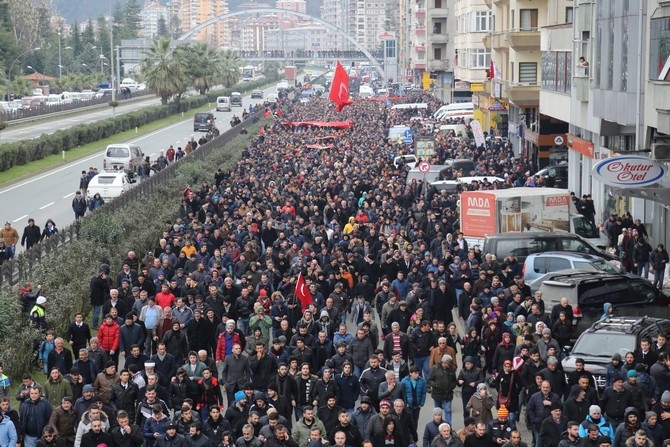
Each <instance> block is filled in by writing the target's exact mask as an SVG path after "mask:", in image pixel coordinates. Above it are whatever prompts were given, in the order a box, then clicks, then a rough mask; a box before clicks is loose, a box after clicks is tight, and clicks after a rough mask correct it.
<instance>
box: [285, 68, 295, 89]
mask: <svg viewBox="0 0 670 447" xmlns="http://www.w3.org/2000/svg"><path fill="white" fill-rule="evenodd" d="M296 79H298V67H294V66H292V65H288V66H286V67H284V80H285V81H287V82H288V83H289V85H295V81H296Z"/></svg>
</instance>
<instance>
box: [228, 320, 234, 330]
mask: <svg viewBox="0 0 670 447" xmlns="http://www.w3.org/2000/svg"><path fill="white" fill-rule="evenodd" d="M226 327H227V328H228V327H232V328H234V327H235V322H234V321H230V320H228V321H227V322H226Z"/></svg>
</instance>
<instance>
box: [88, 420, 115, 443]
mask: <svg viewBox="0 0 670 447" xmlns="http://www.w3.org/2000/svg"><path fill="white" fill-rule="evenodd" d="M100 444H104V445H107V446H111V445H114V440H113V439H112V435H110V434H109V433H105V432H104V431H102V421H101V420H100V419H96V420H93V421H91V429H90V430H89V431H88V432H87V433H84V436H82V437H81V447H98V446H99V445H100Z"/></svg>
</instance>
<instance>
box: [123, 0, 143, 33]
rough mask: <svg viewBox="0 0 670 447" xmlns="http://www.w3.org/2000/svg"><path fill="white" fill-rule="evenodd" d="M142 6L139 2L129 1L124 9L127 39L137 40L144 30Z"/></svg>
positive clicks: (124, 31) (124, 25)
mask: <svg viewBox="0 0 670 447" xmlns="http://www.w3.org/2000/svg"><path fill="white" fill-rule="evenodd" d="M141 12H142V6H141V5H140V4H139V3H138V1H137V0H128V3H126V7H125V9H124V21H123V28H124V30H123V34H124V38H125V39H136V38H137V37H138V36H139V35H140V31H141V30H142V17H141Z"/></svg>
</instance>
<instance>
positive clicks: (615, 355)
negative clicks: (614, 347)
mask: <svg viewBox="0 0 670 447" xmlns="http://www.w3.org/2000/svg"><path fill="white" fill-rule="evenodd" d="M612 360H618V361H621V354H619V353H618V352H615V353H614V354H612Z"/></svg>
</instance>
